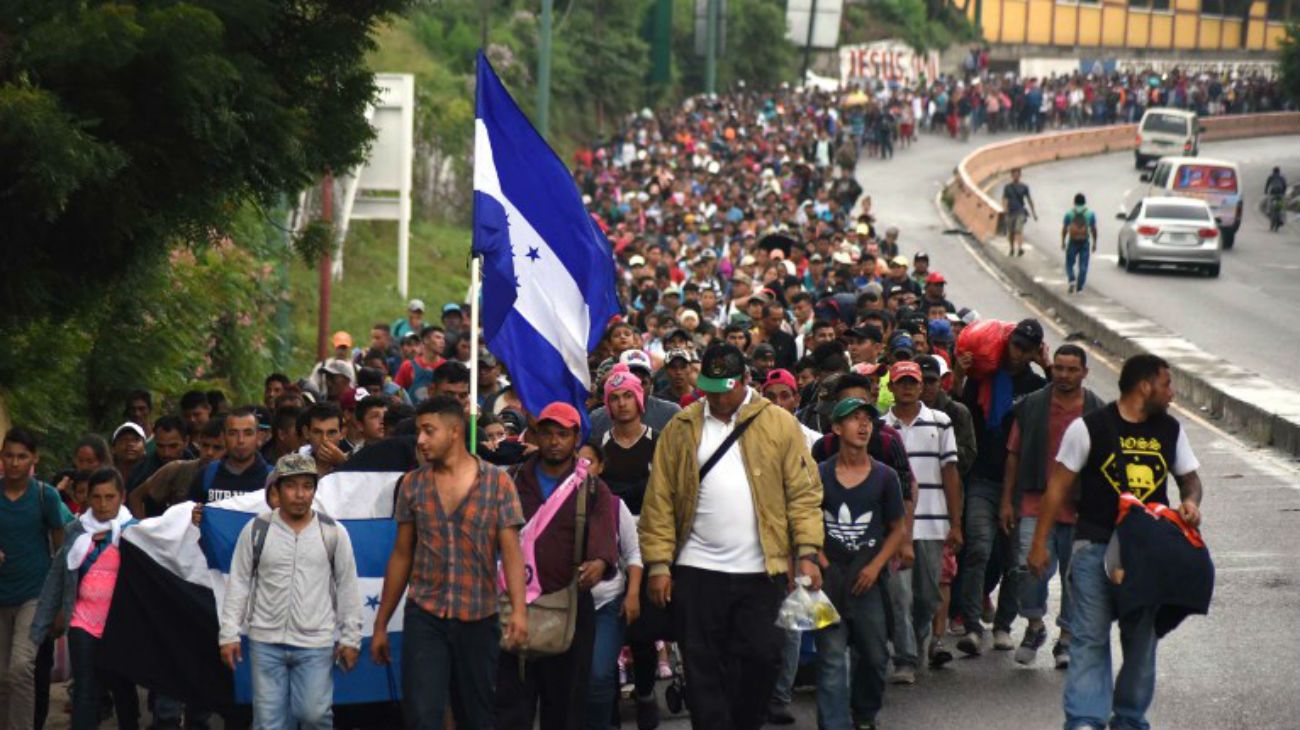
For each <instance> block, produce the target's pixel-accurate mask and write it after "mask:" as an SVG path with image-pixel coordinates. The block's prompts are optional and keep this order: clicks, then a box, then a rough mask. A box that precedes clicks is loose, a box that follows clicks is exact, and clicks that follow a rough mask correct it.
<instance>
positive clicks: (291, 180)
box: [0, 0, 404, 326]
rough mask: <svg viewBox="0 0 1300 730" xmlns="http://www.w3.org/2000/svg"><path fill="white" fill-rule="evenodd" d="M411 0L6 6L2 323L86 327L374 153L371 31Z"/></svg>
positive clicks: (1, 23) (2, 21) (1, 43)
mask: <svg viewBox="0 0 1300 730" xmlns="http://www.w3.org/2000/svg"><path fill="white" fill-rule="evenodd" d="M403 5H404V0H241V1H240V2H223V1H218V0H206V1H205V0H191V1H188V2H184V1H181V2H149V3H143V2H129V1H125V0H124V1H122V2H117V3H86V2H77V1H76V0H10V1H9V2H4V3H0V220H3V221H4V235H3V236H0V252H2V253H3V255H4V261H5V270H6V274H7V275H6V276H4V277H3V278H2V279H0V322H3V323H5V324H7V325H10V326H12V325H14V324H20V323H24V322H30V321H32V320H33V319H34V318H37V317H42V316H46V315H51V314H52V315H54V316H56V317H58V316H71V315H73V314H74V313H76V312H77V311H78V310H79V309H84V308H87V307H93V306H94V305H95V303H96V300H97V298H98V297H100V296H102V294H103V292H104V290H105V289H106V285H108V284H111V283H112V282H115V281H119V280H121V279H122V278H123V277H124V276H125V275H126V274H128V273H129V272H131V271H132V270H133V269H135V268H136V267H137V266H141V265H148V264H149V263H150V262H156V261H158V260H159V259H160V258H161V257H162V256H163V255H165V253H166V251H167V250H168V249H169V247H171V246H173V245H175V244H177V243H187V244H190V245H196V246H202V245H206V243H207V242H210V241H213V240H215V239H216V238H217V237H218V234H220V233H221V232H222V231H224V230H225V229H226V227H227V224H228V223H229V221H230V220H231V218H232V217H233V213H234V211H236V210H237V209H238V208H239V207H240V206H241V205H242V204H244V203H246V202H247V201H253V202H255V203H257V204H259V205H270V204H271V202H272V201H274V200H275V199H276V197H277V196H279V195H281V194H282V193H285V192H294V191H297V190H300V189H302V188H303V187H305V186H307V185H309V184H310V183H311V182H312V181H313V180H314V179H315V178H316V177H317V176H318V175H320V174H321V173H322V172H324V171H325V170H329V169H335V170H342V169H347V168H349V167H352V166H354V165H355V164H357V163H358V162H359V161H361V160H362V159H363V156H364V153H365V147H366V144H367V143H368V141H369V139H370V136H371V130H370V128H369V126H368V125H367V123H366V121H365V118H364V114H363V111H364V109H365V106H366V104H367V102H369V100H370V99H371V98H372V96H373V94H374V92H375V89H374V84H373V80H372V77H371V75H370V73H369V72H368V71H367V70H366V69H365V68H364V66H363V64H362V61H363V58H364V55H365V53H366V52H367V51H368V50H369V49H370V47H371V40H370V33H371V30H372V29H373V28H374V26H375V25H376V23H377V22H379V21H380V20H381V19H382V18H383V17H384V16H385V15H387V14H389V13H391V12H393V11H396V10H399V9H400V8H401V7H402V6H403Z"/></svg>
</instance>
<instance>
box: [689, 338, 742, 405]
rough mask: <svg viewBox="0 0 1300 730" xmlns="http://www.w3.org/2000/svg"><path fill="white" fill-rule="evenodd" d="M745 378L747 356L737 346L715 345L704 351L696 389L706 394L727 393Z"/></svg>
mask: <svg viewBox="0 0 1300 730" xmlns="http://www.w3.org/2000/svg"><path fill="white" fill-rule="evenodd" d="M744 376H745V355H744V353H742V352H741V351H740V348H738V347H736V346H735V345H728V344H714V345H710V346H709V349H707V350H705V351H704V361H703V363H702V364H701V366H700V375H699V377H698V378H696V380H695V387H697V388H699V389H700V390H702V391H704V392H705V393H727V392H730V391H731V389H732V388H734V387H736V381H737V380H739V379H741V378H743V377H744Z"/></svg>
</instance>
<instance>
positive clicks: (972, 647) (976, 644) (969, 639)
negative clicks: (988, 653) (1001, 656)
mask: <svg viewBox="0 0 1300 730" xmlns="http://www.w3.org/2000/svg"><path fill="white" fill-rule="evenodd" d="M957 650H958V651H960V652H961V653H963V654H965V655H966V656H979V655H980V654H983V653H984V634H983V633H982V632H979V631H967V632H966V635H965V636H963V637H961V638H960V639H958V640H957Z"/></svg>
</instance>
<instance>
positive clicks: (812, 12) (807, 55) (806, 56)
mask: <svg viewBox="0 0 1300 730" xmlns="http://www.w3.org/2000/svg"><path fill="white" fill-rule="evenodd" d="M815 22H817V0H812V3H811V5H810V6H809V7H808V35H807V37H805V38H804V43H803V71H802V72H801V73H800V74H799V85H800V86H802V85H804V84H805V83H807V81H808V65H809V63H811V61H812V43H813V24H814V23H815Z"/></svg>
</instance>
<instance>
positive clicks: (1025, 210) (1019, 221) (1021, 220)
mask: <svg viewBox="0 0 1300 730" xmlns="http://www.w3.org/2000/svg"><path fill="white" fill-rule="evenodd" d="M1002 210H1004V211H1005V212H1006V220H1007V244H1008V245H1009V246H1010V251H1009V252H1008V254H1007V255H1008V256H1024V255H1025V220H1026V219H1027V218H1028V217H1029V215H1030V214H1031V213H1032V214H1033V216H1034V220H1038V210H1037V209H1036V208H1035V207H1034V198H1033V196H1031V195H1030V194H1029V186H1028V185H1026V184H1024V183H1022V182H1020V168H1019V167H1017V168H1015V169H1013V170H1012V171H1011V182H1009V183H1007V184H1006V187H1004V188H1002Z"/></svg>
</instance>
